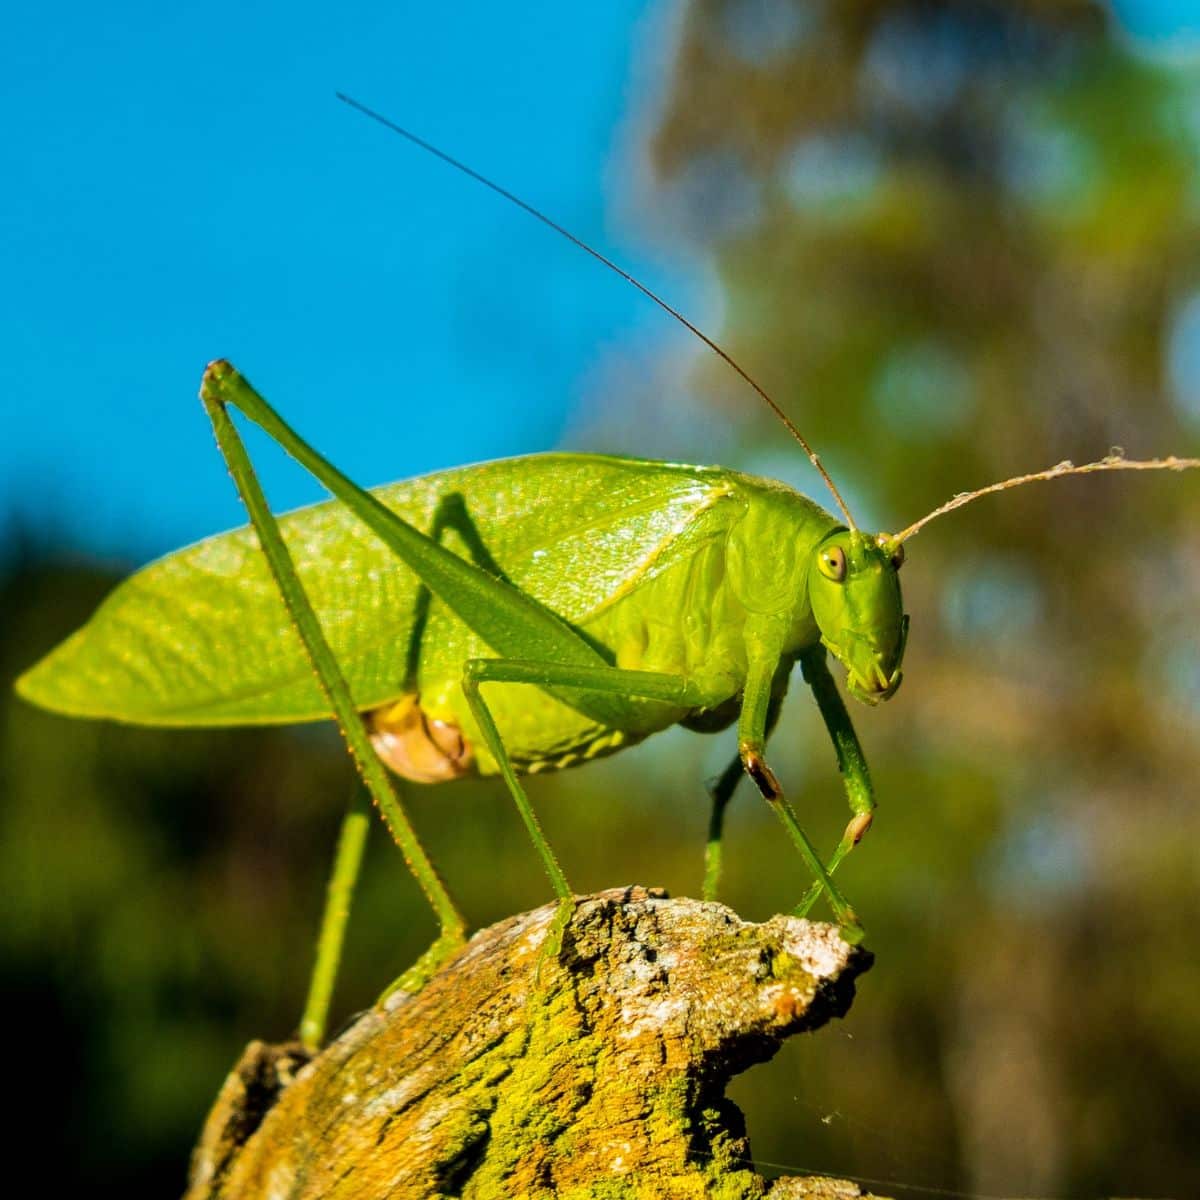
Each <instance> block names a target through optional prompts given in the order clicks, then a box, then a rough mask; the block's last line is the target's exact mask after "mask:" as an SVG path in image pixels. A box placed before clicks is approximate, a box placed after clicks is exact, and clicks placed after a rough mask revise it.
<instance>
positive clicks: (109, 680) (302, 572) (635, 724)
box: [20, 454, 838, 777]
mask: <svg viewBox="0 0 1200 1200" xmlns="http://www.w3.org/2000/svg"><path fill="white" fill-rule="evenodd" d="M376 495H378V496H379V497H380V499H382V500H383V501H384V502H385V503H386V504H387V506H388V507H389V508H391V509H392V510H393V511H395V512H396V513H398V514H399V515H400V516H402V517H403V518H404V519H405V520H407V521H408V522H409V523H411V524H412V525H413V526H415V527H416V528H418V529H421V530H423V531H426V532H430V533H431V534H432V535H433V536H435V537H436V538H437V539H438V540H439V541H441V542H442V544H443V545H445V546H447V547H448V548H449V549H452V550H453V551H454V552H455V553H457V554H459V555H460V556H462V557H463V558H466V559H469V560H471V561H474V562H475V563H476V564H477V565H479V566H481V567H483V568H484V569H485V570H487V571H488V572H489V573H492V574H494V575H499V576H500V577H502V578H504V579H506V580H507V581H508V582H510V583H511V584H513V585H514V586H515V587H517V588H519V589H520V590H521V591H523V592H525V593H526V594H528V595H530V596H532V597H534V598H535V599H537V600H538V601H540V602H541V603H543V604H545V605H546V606H547V607H548V608H549V609H551V610H552V611H554V612H556V613H558V614H559V616H561V617H563V618H564V619H565V620H566V621H567V622H569V623H570V624H571V625H572V626H574V627H575V628H576V629H577V630H579V631H580V632H581V633H582V634H583V635H584V636H585V637H586V638H587V639H588V640H590V641H591V642H592V643H593V645H594V646H595V647H596V648H597V649H598V650H599V651H600V652H601V654H602V655H603V656H604V658H605V659H606V660H607V661H608V662H609V663H610V664H611V665H613V666H617V667H620V668H624V669H630V670H643V671H656V672H663V673H667V674H671V675H678V676H681V677H683V678H686V679H688V680H690V681H691V682H692V683H693V684H694V685H695V687H696V688H697V689H698V691H699V692H701V693H702V695H703V700H704V703H703V704H702V705H700V706H699V707H700V708H701V709H719V708H721V706H724V707H725V709H726V710H727V712H728V719H731V718H732V716H733V715H735V712H736V708H735V706H731V704H730V702H731V701H735V700H736V697H737V695H738V693H739V692H740V689H741V688H742V686H743V684H744V682H745V678H746V642H745V622H746V619H747V615H748V613H751V612H756V611H757V612H762V611H767V610H770V611H778V612H780V613H781V614H783V615H785V616H786V619H787V620H788V622H789V624H790V628H791V632H790V634H789V639H788V645H787V647H786V649H787V651H788V652H789V653H791V654H793V655H794V654H795V653H798V652H799V651H800V650H801V649H802V648H804V647H805V646H806V645H811V644H814V643H815V642H816V641H817V638H818V634H817V631H816V626H815V625H814V623H813V620H812V614H811V607H810V605H809V602H808V589H807V586H806V576H807V569H808V563H809V561H810V559H811V556H812V551H813V549H814V547H815V546H816V545H817V544H818V543H819V542H820V541H821V539H822V538H823V537H824V536H825V535H826V534H828V533H829V532H830V531H831V530H833V529H835V528H837V527H838V523H837V521H836V520H835V519H834V518H833V517H832V516H830V515H829V514H828V513H826V512H825V511H824V510H822V509H821V508H819V507H818V506H817V505H815V504H814V503H812V502H811V501H809V500H808V499H806V498H805V497H803V496H800V495H799V494H797V493H795V492H793V491H791V490H790V489H788V488H785V487H783V485H781V484H777V483H774V482H771V481H766V480H758V479H754V478H753V477H750V476H746V475H742V474H739V473H737V472H733V471H728V470H724V469H722V468H716V467H693V466H684V465H678V464H670V463H654V462H645V461H641V460H633V459H620V458H610V457H604V456H591V455H577V454H549V455H539V456H533V457H527V458H519V459H509V460H504V461H499V462H493V463H486V464H482V465H477V466H473V467H468V468H460V469H455V470H450V471H444V472H439V473H436V474H433V475H428V476H424V477H421V478H418V479H413V480H409V481H406V482H403V483H397V484H392V485H389V486H386V487H383V488H380V489H378V490H377V491H376ZM280 526H281V528H282V530H283V533H284V537H285V540H286V542H287V544H288V547H289V549H290V551H291V553H292V555H293V558H294V559H295V563H296V568H297V571H298V573H299V576H300V579H301V581H302V583H303V584H304V586H305V589H306V591H307V592H308V594H309V596H310V598H311V599H312V601H313V605H314V607H315V609H316V612H317V614H318V616H319V617H320V620H321V624H322V627H323V629H324V631H325V633H326V635H327V637H328V639H329V641H330V644H331V646H332V648H333V650H334V653H335V654H336V656H337V658H338V661H339V663H340V664H341V666H342V669H343V671H344V673H345V675H346V678H347V681H348V683H349V684H350V688H351V691H352V694H353V696H354V699H355V702H356V704H357V705H358V707H359V708H360V709H362V710H374V709H379V708H381V707H383V706H388V705H391V704H393V703H395V702H396V701H397V700H398V699H400V698H402V697H406V696H415V697H419V703H420V707H421V711H422V713H423V715H424V717H425V718H426V719H428V720H430V721H440V722H443V723H445V724H447V725H450V726H452V727H455V728H457V729H459V730H461V731H462V734H463V735H464V737H465V739H466V742H467V745H468V746H469V747H470V750H471V753H470V755H469V757H468V761H469V763H470V766H471V768H472V769H474V770H478V771H481V772H482V773H485V774H491V773H494V771H495V770H496V765H495V762H494V760H493V758H492V756H491V755H490V754H488V752H487V750H486V747H484V746H483V745H482V743H481V740H480V738H479V736H478V730H477V729H476V726H475V722H474V719H473V717H472V715H471V712H470V711H469V707H468V705H467V703H466V701H465V698H464V696H463V692H462V674H463V665H464V663H466V662H467V661H469V660H471V659H475V658H487V657H489V656H492V655H493V654H494V652H493V651H492V649H491V648H490V647H489V646H488V644H487V643H486V642H485V641H484V639H483V638H481V637H480V636H479V635H478V634H477V633H475V632H473V631H472V630H471V629H469V628H468V627H467V626H466V625H465V624H464V623H463V622H462V621H461V620H460V619H459V618H458V617H457V616H456V615H455V614H454V613H453V612H452V611H451V610H450V609H449V608H448V607H447V606H446V605H445V604H444V603H443V602H442V601H441V600H440V599H438V598H437V597H431V596H430V595H429V593H427V592H425V591H424V589H423V587H422V585H421V583H420V581H419V580H418V579H417V577H416V576H415V575H414V574H413V572H412V571H410V570H409V569H408V568H407V567H406V566H405V565H404V564H403V563H402V562H400V561H399V560H397V559H396V557H395V556H394V555H393V554H392V553H391V552H390V551H389V549H388V548H387V547H386V546H384V545H383V543H382V542H380V541H379V540H378V539H377V538H376V537H375V536H374V535H373V534H372V533H371V532H370V531H369V530H368V529H366V528H365V527H364V526H363V525H362V524H361V523H360V522H359V520H358V519H357V518H356V517H355V516H354V515H353V514H351V513H350V512H349V510H347V509H346V508H345V507H344V506H342V505H340V504H338V503H337V502H328V503H325V504H320V505H316V506H313V507H311V508H307V509H302V510H299V511H297V512H293V513H291V514H288V515H287V516H284V517H282V518H281V519H280ZM20 688H21V691H22V693H23V694H24V695H25V696H26V697H27V698H29V699H32V700H34V701H36V702H38V703H40V704H43V705H45V706H47V707H51V708H55V709H57V710H59V711H65V712H69V713H72V714H74V715H81V716H92V717H107V718H111V719H113V720H118V721H125V722H131V723H138V724H151V725H180V726H182V725H186V726H198V725H235V724H266V723H283V722H295V721H309V720H319V719H322V718H326V717H329V716H330V715H331V714H330V712H329V706H328V702H327V700H326V698H325V696H324V694H323V693H322V691H321V689H320V687H319V686H318V683H317V680H316V678H315V676H314V673H313V670H312V667H311V664H310V662H309V660H308V657H307V655H306V653H305V650H304V647H303V645H302V644H301V642H300V639H299V637H298V635H297V633H296V631H295V628H294V626H293V625H292V623H291V621H290V619H289V617H288V614H287V612H286V610H285V608H284V606H283V603H282V601H281V600H280V598H279V595H278V591H277V589H276V587H275V585H274V581H273V580H272V578H271V576H270V573H269V571H268V570H267V567H266V563H265V561H264V559H263V557H262V555H261V553H260V551H259V546H258V540H257V538H256V536H255V535H254V533H253V531H252V530H251V529H249V528H245V529H240V530H235V531H232V532H230V533H225V534H221V535H218V536H216V537H213V538H209V539H206V540H205V541H203V542H200V543H197V544H196V545H194V546H191V547H188V548H186V549H184V550H180V551H178V552H176V553H175V554H172V555H169V556H167V557H166V558H164V559H160V560H159V561H158V562H155V563H152V564H151V565H149V566H148V567H146V568H144V569H143V570H142V571H140V572H138V573H137V574H135V575H134V576H132V577H131V578H130V579H129V580H127V581H126V582H125V583H124V584H122V585H121V587H119V588H118V589H117V590H116V591H115V592H114V593H113V594H112V596H110V597H109V598H108V600H106V602H105V603H104V604H103V605H102V606H101V608H100V609H99V610H98V611H97V613H96V614H95V616H94V617H93V618H92V620H91V621H90V622H89V623H88V625H87V626H85V627H84V628H83V629H81V630H80V631H79V632H78V633H77V634H75V635H74V636H73V637H72V638H70V639H69V640H68V641H67V642H65V643H64V644H63V645H62V646H60V647H59V648H58V649H57V650H56V651H55V652H54V653H53V654H51V655H50V656H49V657H48V658H47V659H45V660H43V662H42V663H40V664H38V665H37V666H36V667H35V668H34V669H33V670H32V671H30V672H29V673H28V674H27V675H26V676H24V677H23V679H22V680H21V683H20ZM558 696H561V697H564V698H566V699H568V700H570V701H571V703H564V702H563V700H562V699H560V698H557V697H556V696H555V695H551V694H550V693H549V692H547V691H546V690H543V689H541V688H537V687H530V686H527V685H522V684H513V683H496V684H491V685H489V686H488V700H489V705H490V707H491V709H492V711H493V714H494V716H495V718H496V722H497V725H498V727H499V730H500V734H501V736H502V738H503V740H504V742H505V746H506V748H507V749H508V751H509V753H510V756H511V758H512V761H513V763H514V765H516V766H517V767H518V768H519V769H522V770H530V771H537V770H544V769H551V768H555V767H560V766H566V765H569V764H571V763H575V762H580V761H584V760H586V759H588V758H591V757H595V756H596V755H599V754H603V753H611V752H612V751H614V750H617V749H619V748H621V747H622V746H625V745H628V744H630V743H632V742H635V741H638V740H641V739H642V738H644V737H645V736H647V735H648V734H650V733H653V732H655V731H657V730H660V729H663V728H665V727H667V726H669V725H672V724H674V723H676V722H679V721H686V720H689V719H695V718H697V717H698V716H700V717H702V715H703V714H702V713H701V714H698V713H697V712H696V708H695V706H693V707H681V706H679V705H672V704H668V703H663V702H658V701H652V700H632V701H630V702H629V703H628V704H627V705H626V711H627V718H626V719H623V720H621V721H620V722H618V723H614V722H612V721H608V722H606V721H604V720H598V719H596V718H595V716H594V714H589V712H588V703H587V698H586V696H584V695H582V694H580V695H576V694H574V693H564V692H561V691H560V692H559V693H558ZM581 709H582V711H581ZM720 723H721V722H719V721H718V722H715V724H718V725H719V724H720ZM392 765H395V763H394V762H393V764H392ZM404 773H406V774H412V772H404ZM418 777H419V776H418ZM434 777H436V776H434Z"/></svg>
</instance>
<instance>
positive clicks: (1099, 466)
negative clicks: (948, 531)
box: [887, 453, 1200, 546]
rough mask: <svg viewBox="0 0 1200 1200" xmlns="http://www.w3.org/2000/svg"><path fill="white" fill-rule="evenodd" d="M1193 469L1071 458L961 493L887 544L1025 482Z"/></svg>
mask: <svg viewBox="0 0 1200 1200" xmlns="http://www.w3.org/2000/svg"><path fill="white" fill-rule="evenodd" d="M1191 467H1200V458H1176V457H1175V455H1173V454H1172V455H1169V456H1168V457H1167V458H1150V459H1142V460H1139V459H1135V458H1126V457H1125V456H1124V455H1123V454H1118V453H1113V454H1109V455H1108V456H1107V457H1105V458H1102V459H1100V460H1099V461H1098V462H1090V463H1084V464H1083V466H1081V467H1077V466H1076V465H1075V464H1074V463H1073V462H1071V461H1070V459H1066V460H1064V461H1063V462H1060V463H1058V464H1056V465H1055V466H1053V467H1047V468H1046V470H1044V471H1034V472H1032V474H1029V475H1015V476H1014V477H1013V478H1012V479H1005V480H1004V481H1003V482H1001V483H992V484H989V485H988V486H987V487H983V488H979V489H978V490H977V491H974V492H959V493H958V495H957V496H955V497H954V498H953V499H951V500H947V501H946V503H945V504H943V505H942V506H941V507H940V508H935V509H934V510H933V512H931V513H928V514H927V515H926V516H923V517H922V518H921V519H920V520H919V521H914V522H913V523H912V524H911V525H910V526H909V527H908V528H907V529H905V530H903V531H902V532H900V533H897V534H895V535H894V536H893V537H889V538H888V539H887V544H888V545H889V546H890V545H893V544H896V545H898V544H899V543H900V542H903V541H905V540H907V539H908V538H910V537H912V536H913V534H914V533H916V532H918V530H920V529H921V528H922V527H923V526H925V525H928V524H929V522H930V521H932V520H933V519H934V518H935V517H940V516H944V515H945V514H946V513H948V512H953V511H954V510H955V509H956V508H962V506H963V505H964V504H970V503H971V501H972V500H978V499H979V497H980V496H989V495H991V493H992V492H1006V491H1008V490H1009V488H1015V487H1020V486H1021V485H1022V484H1025V483H1041V482H1042V481H1043V480H1047V479H1062V478H1064V477H1066V476H1067V475H1091V474H1092V473H1093V472H1095V471H1186V470H1188V469H1189V468H1191Z"/></svg>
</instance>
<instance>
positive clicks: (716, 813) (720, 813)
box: [700, 696, 783, 900]
mask: <svg viewBox="0 0 1200 1200" xmlns="http://www.w3.org/2000/svg"><path fill="white" fill-rule="evenodd" d="M782 711H783V697H782V696H774V697H772V699H771V706H770V708H769V709H768V710H767V724H766V728H765V729H764V730H763V743H764V745H765V743H766V742H767V741H768V740H769V739H770V737H771V734H772V733H773V732H774V730H775V726H776V724H777V723H778V721H779V714H780V713H781V712H782ZM745 775H746V768H745V767H744V766H743V765H742V757H741V755H740V754H735V755H734V756H733V758H732V759H730V761H729V763H728V765H727V766H726V767H725V770H723V771H722V772H721V774H720V775H718V776H717V778H716V780H715V781H714V782H713V783H712V784H711V786H710V787H709V789H708V795H709V799H710V800H711V801H712V808H711V810H710V812H709V818H708V838H707V839H706V841H705V843H704V883H703V885H702V886H701V890H700V898H701V899H702V900H715V899H716V898H717V889H718V887H719V885H720V882H721V858H722V838H723V836H724V833H725V809H726V808H727V807H728V806H729V802H730V800H732V799H733V793H734V792H735V791H737V785H738V784H739V783H741V781H742V779H743V778H744V777H745Z"/></svg>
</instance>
